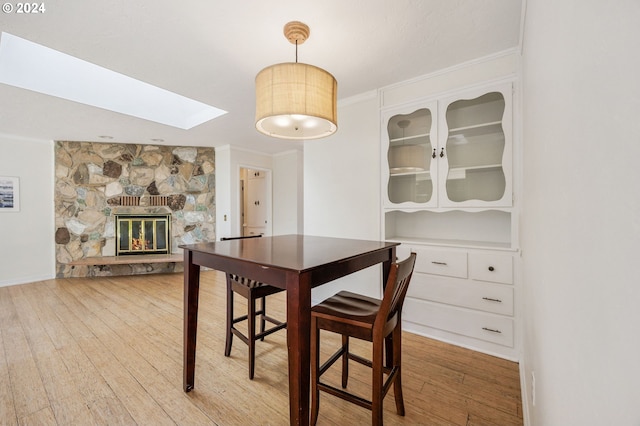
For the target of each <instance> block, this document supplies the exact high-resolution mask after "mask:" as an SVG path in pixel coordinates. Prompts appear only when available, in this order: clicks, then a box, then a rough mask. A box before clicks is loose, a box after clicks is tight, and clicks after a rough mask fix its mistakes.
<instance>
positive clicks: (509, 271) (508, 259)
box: [469, 253, 513, 284]
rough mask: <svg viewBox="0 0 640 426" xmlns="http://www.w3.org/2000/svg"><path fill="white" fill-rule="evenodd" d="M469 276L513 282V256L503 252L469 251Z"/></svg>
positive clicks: (485, 279) (499, 281) (493, 280)
mask: <svg viewBox="0 0 640 426" xmlns="http://www.w3.org/2000/svg"><path fill="white" fill-rule="evenodd" d="M469 278H471V279H474V280H480V281H492V282H496V283H503V284H513V257H512V256H510V255H505V254H493V253H492V254H483V253H482V254H481V253H469Z"/></svg>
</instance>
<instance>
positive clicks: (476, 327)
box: [402, 298, 513, 347]
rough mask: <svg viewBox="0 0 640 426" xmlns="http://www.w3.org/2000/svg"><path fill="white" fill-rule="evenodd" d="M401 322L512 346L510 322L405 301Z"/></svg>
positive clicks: (481, 314) (459, 310)
mask: <svg viewBox="0 0 640 426" xmlns="http://www.w3.org/2000/svg"><path fill="white" fill-rule="evenodd" d="M402 319H403V321H410V322H413V323H416V324H421V325H424V326H427V327H431V328H435V329H439V330H444V331H447V332H450V333H455V334H460V335H463V336H468V337H473V338H475V339H480V340H484V341H487V342H492V343H497V344H499V345H503V346H508V347H513V319H512V318H509V317H504V316H500V315H495V314H489V313H484V312H478V311H469V310H465V309H462V308H456V307H452V306H443V305H438V304H434V303H430V302H426V301H423V300H417V299H412V298H407V299H406V300H405V303H404V307H403V309H402Z"/></svg>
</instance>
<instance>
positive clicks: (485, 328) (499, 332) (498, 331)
mask: <svg viewBox="0 0 640 426" xmlns="http://www.w3.org/2000/svg"><path fill="white" fill-rule="evenodd" d="M482 329H483V330H486V331H490V332H492V333H498V334H502V331H500V330H494V329H493V328H487V327H482Z"/></svg>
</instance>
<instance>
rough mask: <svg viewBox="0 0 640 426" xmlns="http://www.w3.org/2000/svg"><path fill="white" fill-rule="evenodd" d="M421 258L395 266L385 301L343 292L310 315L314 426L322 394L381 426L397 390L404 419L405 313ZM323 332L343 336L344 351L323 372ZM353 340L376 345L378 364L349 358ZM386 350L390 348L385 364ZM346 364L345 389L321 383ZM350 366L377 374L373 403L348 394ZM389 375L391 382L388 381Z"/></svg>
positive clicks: (391, 273)
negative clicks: (346, 403) (354, 407)
mask: <svg viewBox="0 0 640 426" xmlns="http://www.w3.org/2000/svg"><path fill="white" fill-rule="evenodd" d="M415 261H416V254H415V253H411V255H410V256H409V257H408V258H407V259H406V260H404V261H402V262H399V263H395V264H393V265H392V267H391V270H390V272H389V277H388V279H387V282H386V285H385V289H384V296H383V298H382V300H379V299H374V298H371V297H367V296H363V295H359V294H355V293H351V292H348V291H341V292H339V293H337V294H336V295H334V296H332V297H330V298H328V299H326V300H325V301H323V302H322V303H320V304H318V305H316V306H314V307H313V308H312V310H311V424H312V425H315V424H316V421H317V420H318V409H319V405H320V393H319V392H320V391H324V392H327V393H329V394H331V395H334V396H337V397H339V398H342V399H344V400H346V401H349V402H351V403H354V404H356V405H359V406H361V407H364V408H367V409H369V410H371V412H372V413H371V415H372V424H373V425H382V402H383V399H384V397H385V395H386V394H387V392H388V391H389V389H390V388H391V385H392V384H393V392H394V394H395V402H396V411H397V412H398V414H399V415H401V416H404V401H403V398H402V381H401V349H402V339H401V332H402V330H401V313H402V304H403V302H404V297H405V295H406V294H407V288H408V286H409V281H410V280H411V275H412V274H413V267H414V265H415ZM320 330H328V331H331V332H334V333H338V334H341V335H342V346H341V347H340V349H339V350H338V351H337V352H336V353H334V354H333V355H332V356H331V357H330V358H329V359H328V360H327V361H326V362H325V363H324V364H323V365H322V366H320ZM349 337H354V338H357V339H361V340H366V341H369V342H372V344H373V360H372V361H370V360H368V359H365V358H362V357H360V356H358V355H355V354H353V353H350V352H349ZM385 344H390V347H392V352H391V353H389V352H388V356H387V360H386V363H385V361H384V352H385ZM338 359H342V389H338V388H336V387H334V386H331V385H328V384H325V383H323V382H321V381H320V377H321V376H322V374H323V373H325V372H326V371H327V370H328V369H329V367H331V366H332V365H333V364H334V363H335V362H336V361H337V360H338ZM349 360H353V361H356V362H358V363H360V364H363V365H366V366H368V367H371V368H372V398H371V400H367V399H365V398H362V397H360V396H357V395H354V394H352V393H349V392H347V391H346V390H344V389H346V388H347V380H348V377H349ZM384 375H387V379H386V380H384Z"/></svg>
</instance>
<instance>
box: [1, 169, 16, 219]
mask: <svg viewBox="0 0 640 426" xmlns="http://www.w3.org/2000/svg"><path fill="white" fill-rule="evenodd" d="M17 211H20V179H19V178H17V177H12V176H0V213H2V212H17Z"/></svg>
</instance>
